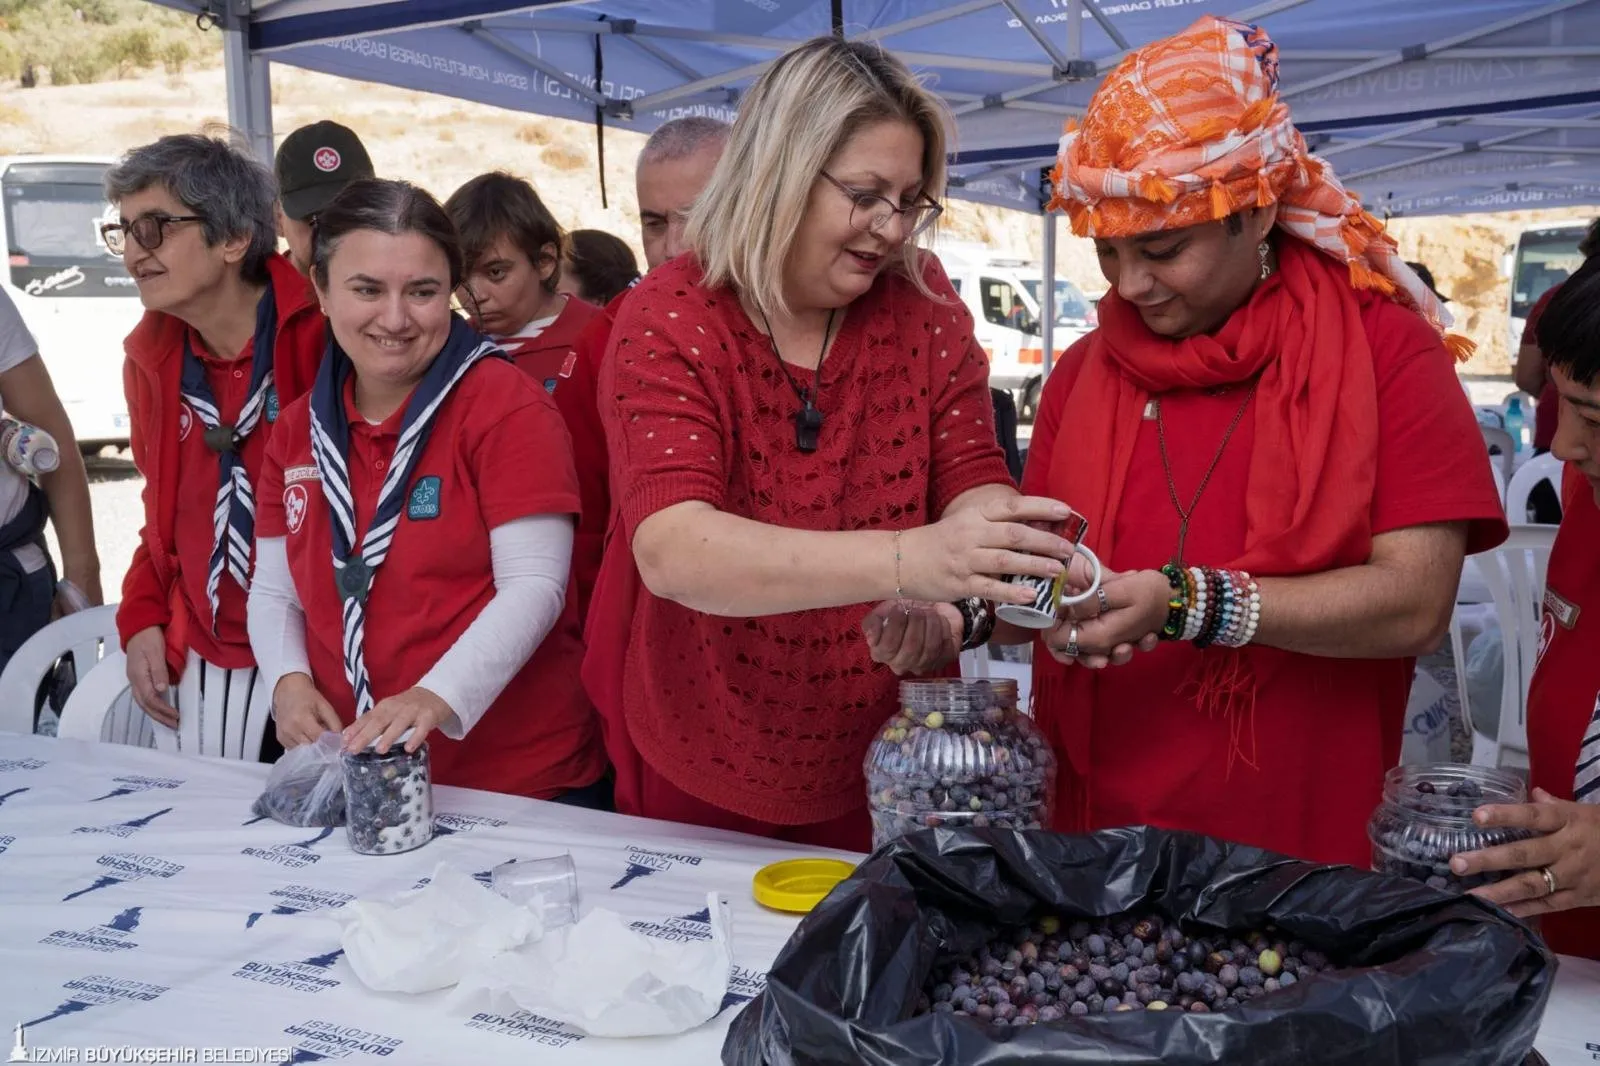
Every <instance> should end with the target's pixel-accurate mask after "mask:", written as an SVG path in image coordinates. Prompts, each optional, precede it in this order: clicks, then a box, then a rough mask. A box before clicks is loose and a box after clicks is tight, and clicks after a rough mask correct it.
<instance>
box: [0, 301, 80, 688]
mask: <svg viewBox="0 0 1600 1066" xmlns="http://www.w3.org/2000/svg"><path fill="white" fill-rule="evenodd" d="M0 409H3V410H4V411H5V414H6V417H8V418H14V419H16V420H17V421H19V422H28V423H31V424H33V425H35V426H38V427H39V428H40V429H42V430H44V431H45V432H46V433H48V434H50V435H51V436H52V437H54V438H55V440H56V445H57V447H58V448H59V449H60V453H61V455H60V465H59V466H57V467H56V468H55V469H54V470H53V471H51V472H50V473H48V474H44V475H41V476H40V477H39V479H38V484H37V485H34V484H33V483H32V482H31V481H29V479H27V478H26V477H24V476H23V475H22V474H20V473H19V472H17V471H16V470H13V469H12V468H11V467H10V466H9V465H8V464H6V463H5V462H3V461H0V671H4V669H5V665H6V663H7V662H8V661H10V659H11V656H12V655H13V654H15V652H16V650H17V649H18V648H19V647H21V646H22V644H23V643H24V642H25V641H26V640H27V639H28V638H29V637H31V636H32V635H33V634H34V633H37V632H38V631H39V630H40V629H42V628H43V627H44V626H45V625H46V624H47V623H48V622H49V621H50V619H51V617H52V614H59V613H66V612H67V611H68V610H70V608H69V607H68V606H67V605H66V604H65V603H63V604H61V605H60V606H57V605H56V603H55V601H56V574H55V564H54V562H53V561H52V560H51V558H50V555H49V552H48V551H47V550H46V547H45V540H44V529H45V521H46V518H47V517H48V518H49V520H50V521H51V522H53V523H54V525H55V530H56V538H57V540H58V542H59V543H60V545H61V562H62V570H63V575H62V576H63V577H64V579H65V580H66V581H69V582H71V583H72V584H73V585H75V586H76V587H77V588H78V590H79V591H81V592H82V593H83V594H84V596H85V597H87V599H88V600H89V602H90V603H91V604H98V603H100V602H102V596H101V592H100V557H99V555H98V554H97V553H96V552H95V546H94V518H93V516H92V514H91V513H90V510H89V476H88V473H87V472H86V471H85V469H84V465H83V456H82V455H80V454H79V453H78V443H77V439H76V438H75V437H74V436H73V434H72V424H71V423H70V422H69V421H68V420H67V412H66V410H65V408H63V407H62V406H61V399H60V397H58V396H57V395H56V390H55V386H54V385H53V384H52V383H51V381H50V372H49V371H48V370H46V369H45V365H44V360H43V359H41V358H40V357H39V346H38V344H37V343H35V341H34V339H33V335H32V334H31V333H29V332H28V327H27V326H26V325H25V324H24V323H23V321H22V316H21V315H20V314H19V313H18V312H17V308H16V305H15V304H13V303H12V302H11V298H10V297H9V296H7V295H6V294H5V293H4V292H0Z"/></svg>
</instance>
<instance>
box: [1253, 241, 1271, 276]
mask: <svg viewBox="0 0 1600 1066" xmlns="http://www.w3.org/2000/svg"><path fill="white" fill-rule="evenodd" d="M1271 257H1272V245H1270V244H1268V243H1267V242H1266V241H1262V242H1261V243H1260V244H1258V245H1256V258H1257V259H1259V260H1261V280H1262V281H1266V280H1267V279H1268V278H1270V277H1271V276H1272V264H1271V263H1270V262H1268V260H1269V259H1271Z"/></svg>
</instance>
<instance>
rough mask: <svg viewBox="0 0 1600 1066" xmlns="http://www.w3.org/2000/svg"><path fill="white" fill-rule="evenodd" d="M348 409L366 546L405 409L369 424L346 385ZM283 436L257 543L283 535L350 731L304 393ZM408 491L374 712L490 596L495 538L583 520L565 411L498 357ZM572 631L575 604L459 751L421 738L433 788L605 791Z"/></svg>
mask: <svg viewBox="0 0 1600 1066" xmlns="http://www.w3.org/2000/svg"><path fill="white" fill-rule="evenodd" d="M351 381H352V383H353V381H354V379H353V378H352V379H351ZM344 401H345V410H346V413H347V414H348V416H349V418H350V454H349V456H348V457H347V461H348V465H349V469H350V489H351V494H352V496H353V497H354V500H355V506H356V528H357V529H358V530H360V531H362V532H363V533H364V532H365V531H366V528H367V526H368V524H369V523H370V522H371V520H372V514H373V512H374V511H375V510H376V509H377V502H378V491H379V489H380V488H381V487H382V482H383V478H384V476H385V472H386V470H387V469H388V465H389V461H390V459H391V458H392V457H393V455H394V449H395V445H396V443H397V441H398V439H399V434H400V426H401V422H402V420H403V418H404V408H403V407H402V408H401V410H398V411H396V412H395V414H394V415H393V416H391V417H390V418H389V419H387V420H386V421H384V422H383V423H381V424H380V425H376V426H374V425H372V424H370V423H368V422H367V421H366V420H365V419H363V418H362V417H361V416H360V415H359V414H358V413H357V412H356V410H355V404H354V400H353V392H352V386H347V387H346V391H345V398H344ZM279 429H280V432H278V433H277V434H275V435H274V437H273V443H272V446H271V447H270V448H269V449H268V452H267V461H266V468H265V470H264V471H263V475H262V479H261V487H260V490H259V492H258V493H257V498H258V500H259V501H260V507H259V515H260V517H259V519H258V522H259V525H258V531H259V534H260V535H261V536H263V537H287V538H288V555H289V569H290V572H291V574H292V575H293V577H294V584H295V590H296V591H297V592H298V593H299V596H300V602H301V604H302V606H303V608H304V610H305V615H306V651H307V653H308V656H309V658H310V662H311V674H312V679H313V680H314V681H315V682H316V686H317V690H318V691H319V692H321V693H322V694H323V695H324V696H325V697H327V699H328V701H329V702H330V703H332V704H333V707H334V709H335V710H336V711H337V712H338V713H339V717H340V719H341V720H343V721H344V722H346V723H349V722H351V721H353V720H354V714H355V696H354V694H353V693H352V691H351V689H350V684H349V682H348V680H346V678H345V672H344V657H343V652H342V650H341V645H342V637H343V629H342V624H341V620H340V600H339V596H338V592H337V590H336V589H335V587H334V580H333V561H332V532H331V528H330V523H331V517H330V515H329V512H328V503H327V499H326V498H325V497H324V496H323V494H322V485H321V482H320V481H319V479H318V477H317V473H316V465H315V463H314V462H313V461H312V458H311V432H310V398H309V396H308V397H306V398H304V399H302V400H301V401H300V402H298V403H296V404H295V405H294V406H292V407H290V408H289V409H288V410H286V411H284V413H283V417H282V419H281V422H280V426H279ZM406 491H407V504H406V506H405V508H404V510H403V511H402V512H401V518H400V524H399V528H398V529H397V530H396V531H395V535H394V541H393V545H392V546H391V548H390V549H389V555H388V558H387V559H386V560H385V561H384V563H383V565H382V566H380V567H379V568H378V572H377V575H376V577H375V579H374V581H373V585H372V590H371V593H370V594H369V596H368V599H367V610H366V648H365V650H366V661H367V670H368V672H369V675H370V677H371V680H372V690H373V695H374V697H375V698H376V699H378V700H382V699H384V698H385V697H388V696H393V695H397V694H399V693H401V692H404V691H406V690H407V689H409V688H412V687H414V686H415V685H416V684H417V683H418V682H419V681H421V680H422V677H423V675H425V674H426V673H427V672H428V671H429V670H430V669H432V668H433V665H434V664H435V663H436V662H438V660H439V658H440V656H442V655H443V654H444V653H445V652H446V651H447V650H449V648H450V647H451V645H453V644H454V643H455V641H456V639H457V638H458V637H460V636H461V634H462V633H463V632H465V631H466V629H467V627H468V626H469V625H470V624H471V623H472V621H473V619H475V618H476V617H477V616H478V613H479V612H480V611H482V610H483V608H484V605H485V604H487V603H488V602H489V600H490V599H492V598H493V597H494V572H493V566H492V562H491V557H490V550H489V531H490V530H492V529H494V528H496V527H498V526H502V525H504V524H506V523H507V522H510V521H512V520H514V519H518V518H524V517H527V516H530V515H540V514H570V515H576V514H577V513H578V510H579V507H580V503H579V498H578V484H577V477H576V475H575V474H574V473H573V468H572V455H571V448H570V445H569V444H568V443H567V430H566V427H565V426H564V425H563V424H562V419H561V415H560V413H559V412H558V411H557V410H556V408H555V404H554V403H552V402H551V400H550V398H549V395H548V394H547V393H546V392H545V391H544V390H543V389H542V388H540V387H538V386H536V385H534V384H533V382H532V381H530V380H529V379H528V377H527V376H526V375H524V374H522V373H519V372H518V371H517V370H516V368H515V367H513V366H511V364H509V363H507V362H505V361H503V360H500V359H487V360H484V361H483V362H482V363H481V364H480V365H478V366H475V367H473V368H472V370H471V371H469V372H468V373H467V375H466V376H465V377H464V378H463V379H462V380H461V382H460V383H459V384H458V385H457V386H456V388H455V390H454V391H453V392H451V394H450V396H449V397H448V398H447V399H446V400H445V401H444V403H443V404H441V405H440V407H439V410H438V413H437V414H436V415H435V423H434V426H433V430H432V432H431V433H430V434H429V436H428V441H427V444H426V446H425V447H424V448H423V450H422V455H421V456H420V458H419V459H418V461H417V465H416V467H415V470H414V472H413V474H412V476H411V483H410V485H409V486H408V487H407V490H406ZM581 634H582V625H581V621H580V619H579V618H578V613H577V605H576V604H575V603H573V602H572V601H571V600H570V599H569V600H568V602H567V606H566V609H565V610H564V611H563V612H562V616H561V619H560V621H559V622H558V623H557V624H556V627H555V628H554V629H553V630H551V632H550V634H549V635H548V636H546V637H545V639H544V642H543V643H542V644H540V645H539V648H538V650H537V651H535V652H534V654H533V657H532V658H531V659H529V660H528V664H527V665H526V666H525V667H523V669H522V670H521V671H520V672H519V673H518V674H517V675H516V677H514V678H513V679H512V681H511V683H510V684H509V685H507V686H506V689H505V691H504V692H502V693H501V695H500V697H499V698H498V699H497V700H496V701H495V702H494V704H493V705H492V706H490V708H489V709H488V710H487V711H485V712H484V715H483V717H482V718H481V719H480V720H479V721H478V723H477V724H476V725H475V726H474V727H473V728H472V730H471V731H470V732H469V733H468V734H467V736H466V737H465V738H464V739H463V740H460V741H454V740H450V739H449V738H447V737H445V736H444V735H443V734H441V733H437V732H436V733H434V734H433V735H432V736H430V737H429V738H428V743H429V746H430V748H431V750H432V756H433V776H434V780H435V781H437V782H439V783H440V784H446V785H461V786H464V787H467V788H481V789H487V790H490V791H494V792H507V793H512V794H516V795H525V796H535V797H538V798H541V799H549V798H551V797H553V796H556V795H559V794H560V793H562V792H565V791H567V790H569V789H573V788H581V787H583V786H585V785H589V784H593V783H594V782H595V781H596V780H598V779H599V777H600V775H601V773H602V772H603V771H604V768H605V758H604V755H603V753H602V751H601V744H600V734H599V726H598V724H597V723H596V721H595V718H594V712H593V710H592V709H591V708H590V706H589V704H588V701H587V700H586V699H584V697H583V693H582V689H581V685H580V683H579V679H578V670H579V666H580V665H581V663H582V660H583V645H582V641H581Z"/></svg>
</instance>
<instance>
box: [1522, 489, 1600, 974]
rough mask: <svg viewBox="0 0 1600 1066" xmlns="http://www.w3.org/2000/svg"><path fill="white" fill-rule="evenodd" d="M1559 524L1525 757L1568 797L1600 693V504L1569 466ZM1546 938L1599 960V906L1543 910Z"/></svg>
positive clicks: (1536, 779) (1541, 780)
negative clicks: (1599, 561)
mask: <svg viewBox="0 0 1600 1066" xmlns="http://www.w3.org/2000/svg"><path fill="white" fill-rule="evenodd" d="M1561 489H1562V491H1561V529H1560V531H1559V532H1557V534H1556V544H1555V548H1554V549H1552V550H1551V552H1550V573H1549V577H1548V579H1547V581H1546V584H1545V593H1544V616H1543V620H1542V626H1543V629H1542V630H1541V632H1540V634H1539V665H1538V668H1537V669H1536V670H1535V671H1534V674H1533V684H1532V685H1531V686H1530V687H1529V689H1528V760H1529V762H1530V763H1531V765H1532V772H1531V775H1530V776H1531V780H1532V783H1533V784H1534V785H1535V786H1537V787H1539V788H1542V789H1544V790H1545V791H1546V792H1548V793H1550V794H1551V795H1552V796H1555V797H1556V798H1557V799H1566V800H1570V799H1571V798H1572V789H1573V785H1574V784H1575V781H1574V778H1575V777H1576V775H1577V769H1578V749H1579V748H1580V747H1581V746H1582V744H1583V735H1584V732H1585V731H1586V730H1587V729H1588V727H1589V720H1590V718H1591V716H1592V715H1593V714H1594V706H1595V700H1596V699H1597V698H1600V665H1597V664H1596V662H1595V649H1596V647H1597V646H1600V642H1597V639H1596V636H1595V634H1596V633H1597V632H1600V566H1597V565H1596V563H1595V554H1594V546H1595V545H1596V544H1597V543H1600V508H1596V506H1595V502H1594V491H1593V490H1592V489H1591V488H1590V486H1589V482H1588V480H1587V479H1586V478H1584V476H1583V475H1582V474H1581V473H1579V472H1578V470H1577V469H1575V468H1574V467H1572V466H1568V467H1567V468H1566V474H1565V476H1564V479H1563V482H1562V486H1561ZM1540 924H1541V926H1542V928H1543V931H1544V934H1545V939H1546V940H1548V941H1549V942H1550V946H1551V947H1552V948H1554V949H1555V950H1556V951H1559V952H1562V953H1563V954H1567V955H1584V956H1587V957H1588V958H1591V959H1600V907H1587V908H1584V909H1581V910H1576V911H1565V912H1562V913H1558V914H1550V915H1546V916H1545V917H1544V918H1542V919H1541V920H1540Z"/></svg>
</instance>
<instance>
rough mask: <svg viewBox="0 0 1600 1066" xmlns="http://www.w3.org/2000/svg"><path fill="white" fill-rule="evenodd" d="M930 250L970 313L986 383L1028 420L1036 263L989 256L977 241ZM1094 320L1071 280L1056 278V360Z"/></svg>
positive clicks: (1034, 387) (1036, 347)
mask: <svg viewBox="0 0 1600 1066" xmlns="http://www.w3.org/2000/svg"><path fill="white" fill-rule="evenodd" d="M933 251H934V252H935V254H937V255H938V256H939V261H940V262H941V263H943V264H944V269H945V272H946V273H947V274H949V275H950V282H951V284H953V285H954V286H955V288H956V292H958V293H960V294H961V300H962V302H963V303H965V304H966V305H967V309H968V310H969V311H971V312H972V317H973V320H974V332H975V333H976V334H977V339H978V343H979V344H980V345H981V346H982V347H983V350H984V353H985V354H986V355H988V357H989V385H990V387H991V388H996V389H1004V390H1006V391H1007V392H1010V393H1011V394H1012V396H1013V397H1014V398H1015V400H1016V402H1017V413H1018V416H1019V417H1020V418H1021V419H1022V420H1023V421H1025V422H1026V421H1031V420H1032V419H1033V416H1034V413H1035V411H1036V410H1037V408H1038V403H1039V389H1040V387H1041V385H1042V384H1043V374H1044V346H1043V344H1042V343H1041V341H1040V328H1039V300H1040V297H1041V296H1042V295H1043V291H1044V282H1043V280H1042V275H1041V271H1040V269H1039V265H1038V264H1037V263H1033V262H1030V261H1029V260H1026V259H1007V258H1004V257H1000V256H995V255H992V254H991V253H990V251H989V250H988V249H987V248H985V247H983V246H982V245H979V244H958V243H953V242H949V243H944V242H942V243H940V244H939V245H938V246H936V247H935V248H934V249H933ZM1096 321H1097V320H1096V317H1095V310H1094V305H1093V304H1091V303H1090V302H1089V300H1088V298H1086V297H1085V296H1084V295H1083V293H1082V292H1080V291H1079V290H1078V288H1077V286H1075V285H1073V284H1072V282H1070V281H1067V280H1066V279H1065V278H1057V279H1056V325H1055V336H1054V338H1053V341H1054V343H1053V347H1054V348H1055V356H1056V358H1060V356H1061V353H1063V352H1065V351H1066V350H1067V349H1068V348H1070V347H1071V346H1072V345H1073V343H1075V342H1076V341H1077V340H1078V338H1079V337H1082V336H1083V335H1084V334H1086V333H1088V332H1089V331H1090V330H1092V329H1094V327H1095V324H1096Z"/></svg>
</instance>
